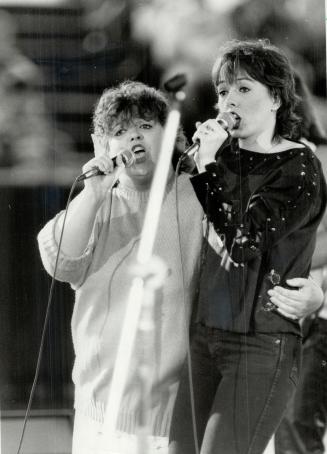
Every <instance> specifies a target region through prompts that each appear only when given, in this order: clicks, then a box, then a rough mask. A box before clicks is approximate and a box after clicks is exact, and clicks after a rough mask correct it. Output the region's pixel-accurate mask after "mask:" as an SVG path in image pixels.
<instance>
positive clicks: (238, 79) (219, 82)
mask: <svg viewBox="0 0 327 454" xmlns="http://www.w3.org/2000/svg"><path fill="white" fill-rule="evenodd" d="M241 80H248V81H250V82H252V81H253V79H251V78H250V77H239V78H237V79H236V81H237V82H240V81H241ZM225 83H226V81H225V80H220V81H218V83H217V87H218V85H220V84H225Z"/></svg>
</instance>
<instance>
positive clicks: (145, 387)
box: [103, 75, 186, 454]
mask: <svg viewBox="0 0 327 454" xmlns="http://www.w3.org/2000/svg"><path fill="white" fill-rule="evenodd" d="M185 83H186V80H185V76H182V75H180V76H175V77H174V78H172V79H171V80H170V81H168V82H166V84H165V88H166V90H167V91H170V92H171V94H172V96H173V103H172V108H171V110H170V112H169V114H168V117H167V121H166V125H165V129H164V133H163V139H162V143H161V149H160V153H159V157H158V162H157V165H156V168H155V172H154V176H153V180H152V184H151V188H150V194H149V201H148V205H147V209H146V213H145V218H144V224H143V228H142V233H141V239H140V244H139V249H138V253H137V259H136V267H135V268H136V270H137V273H136V275H135V277H134V278H133V281H132V285H131V289H130V293H129V297H128V301H127V308H126V314H125V319H124V322H123V327H122V331H121V336H120V341H119V345H118V351H117V356H116V361H115V366H114V370H113V376H112V383H111V387H110V391H109V394H108V399H107V403H106V413H105V417H104V426H103V427H104V436H105V440H108V443H110V437H111V436H112V435H113V434H114V432H115V429H116V424H117V418H118V413H119V407H120V403H121V400H122V397H123V392H124V388H125V384H126V380H127V374H128V368H129V364H130V358H131V354H132V349H133V345H134V340H135V337H136V332H137V328H138V323H139V319H140V314H141V313H142V314H143V315H144V317H143V321H142V323H141V325H140V330H141V335H142V336H143V337H144V338H145V339H144V340H145V345H149V344H150V341H151V340H152V338H153V331H154V320H153V306H154V296H155V291H156V290H157V289H158V288H160V287H162V285H163V282H164V277H165V276H164V274H165V273H162V269H163V267H162V266H161V267H160V266H159V267H157V268H158V269H157V270H156V269H155V268H156V267H153V266H152V264H153V262H155V260H154V259H153V258H152V250H153V245H154V241H155V236H156V231H157V227H158V222H159V216H160V211H161V206H162V202H163V197H164V193H165V188H166V183H167V178H168V172H169V168H170V164H171V157H172V154H173V150H174V146H175V141H176V135H177V131H178V127H179V122H180V116H181V114H180V107H181V106H180V105H181V102H182V101H183V100H184V99H185V94H184V92H182V91H181V88H182V87H183V86H184V85H185ZM157 263H158V262H157ZM161 263H162V262H161ZM141 363H142V364H140V366H139V372H140V373H139V375H140V379H141V391H142V395H141V402H142V403H143V408H142V409H141V434H143V436H141V437H140V443H139V446H138V452H139V454H146V452H147V447H146V423H147V419H148V418H147V416H148V409H147V405H146V400H148V399H147V398H148V397H149V395H150V386H151V384H150V382H149V372H148V370H149V367H148V366H147V365H146V358H145V357H144V355H143V359H142V361H141ZM107 437H108V438H107Z"/></svg>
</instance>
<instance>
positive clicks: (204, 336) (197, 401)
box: [169, 324, 301, 454]
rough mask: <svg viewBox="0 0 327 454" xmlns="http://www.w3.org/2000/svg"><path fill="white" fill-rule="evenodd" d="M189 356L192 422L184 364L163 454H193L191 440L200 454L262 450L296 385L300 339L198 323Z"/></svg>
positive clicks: (256, 452)
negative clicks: (166, 446) (192, 393)
mask: <svg viewBox="0 0 327 454" xmlns="http://www.w3.org/2000/svg"><path fill="white" fill-rule="evenodd" d="M191 358H192V363H191V364H192V366H191V368H192V380H193V390H194V414H195V421H193V422H192V412H191V401H190V386H189V374H188V367H187V365H186V366H185V368H184V371H183V374H182V378H181V384H180V387H179V391H178V395H177V399H176V404H175V409H174V414H173V420H172V426H171V434H170V448H169V453H170V454H194V453H195V452H196V451H195V448H194V445H195V442H196V438H197V441H198V445H200V446H201V454H245V453H247V454H262V452H263V451H264V449H265V447H266V445H267V444H268V442H269V439H270V438H271V436H272V434H273V433H274V431H275V429H276V428H277V427H278V425H279V423H280V421H281V419H282V416H283V413H284V411H285V409H286V406H287V402H288V401H289V400H290V398H291V397H292V395H293V393H294V391H295V389H296V385H297V381H298V375H299V369H300V362H301V339H300V337H298V336H295V335H293V334H287V333H283V334H270V333H265V334H264V333H256V334H240V333H232V332H227V331H222V330H219V329H215V328H208V327H206V326H203V325H201V324H198V325H196V326H195V328H194V333H193V336H192V344H191ZM194 426H196V429H197V430H196V432H197V437H195V436H194V432H195V430H194V429H193V428H194Z"/></svg>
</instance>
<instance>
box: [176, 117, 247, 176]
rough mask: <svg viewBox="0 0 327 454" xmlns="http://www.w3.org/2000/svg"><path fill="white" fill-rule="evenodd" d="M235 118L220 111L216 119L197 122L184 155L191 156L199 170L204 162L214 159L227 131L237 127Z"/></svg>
mask: <svg viewBox="0 0 327 454" xmlns="http://www.w3.org/2000/svg"><path fill="white" fill-rule="evenodd" d="M237 124H238V122H237V120H236V118H235V117H234V116H233V115H232V114H231V113H229V112H222V113H221V114H219V115H218V117H217V118H216V119H210V120H207V121H205V122H204V123H197V127H198V129H197V130H196V132H195V133H194V135H193V137H192V140H193V144H192V145H191V146H190V147H189V148H188V149H187V150H186V151H185V153H184V154H185V155H188V156H193V155H195V154H196V156H195V158H194V160H195V162H196V164H197V166H198V170H199V171H203V170H204V167H205V165H206V164H209V162H212V161H214V160H215V155H216V153H217V150H218V149H219V148H220V147H221V145H222V144H223V143H224V142H225V140H226V139H227V138H228V135H229V131H231V130H232V129H235V128H236V127H237Z"/></svg>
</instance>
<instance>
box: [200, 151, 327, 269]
mask: <svg viewBox="0 0 327 454" xmlns="http://www.w3.org/2000/svg"><path fill="white" fill-rule="evenodd" d="M293 166H294V162H292V161H291V162H289V163H288V164H287V165H285V166H284V167H283V168H275V169H272V170H271V171H270V172H268V174H267V175H266V176H265V178H264V180H263V182H262V184H260V185H258V186H257V187H256V188H254V189H253V188H252V189H251V188H250V189H249V188H248V189H246V191H247V193H248V195H247V198H246V199H245V200H242V201H240V200H237V195H236V192H237V191H235V190H234V191H233V190H231V189H230V187H228V184H227V187H226V185H224V184H222V180H225V182H226V181H228V175H226V169H224V170H225V174H224V175H223V174H222V171H221V168H219V165H217V164H216V163H211V164H209V165H208V166H207V168H206V169H207V170H206V172H203V173H202V174H199V175H198V176H197V177H193V181H192V183H193V187H194V189H195V192H196V194H197V196H198V199H199V201H200V203H201V204H202V206H203V208H204V210H205V212H206V214H207V215H208V217H209V220H211V221H212V222H213V224H214V227H215V229H216V231H217V233H218V234H219V235H224V238H225V245H226V248H227V251H228V253H229V255H230V256H231V258H232V259H233V260H234V261H235V262H238V263H242V262H246V261H249V260H251V259H253V258H255V257H256V256H258V255H261V254H262V253H264V252H265V251H267V250H268V249H269V248H271V247H272V246H273V245H274V244H276V243H277V242H278V241H280V240H281V239H282V238H283V237H285V236H286V235H289V234H291V233H292V232H294V231H296V230H298V229H299V228H301V226H304V225H309V224H310V223H312V224H313V225H314V228H315V229H316V227H317V225H318V223H319V221H320V219H321V218H322V215H323V212H324V209H325V206H326V182H325V180H324V176H323V173H322V171H321V166H320V165H319V162H318V160H317V159H316V158H315V157H311V158H308V159H307V160H306V163H305V171H304V170H303V168H302V170H301V169H300V170H298V171H296V169H295V168H294V167H293ZM299 166H300V164H298V166H296V168H298V167H299ZM234 180H235V176H234ZM242 184H243V181H242V183H241V185H240V186H239V187H238V191H242ZM247 184H248V183H247V182H246V181H245V180H244V189H245V188H246V185H247ZM234 189H235V188H234ZM235 199H236V200H235Z"/></svg>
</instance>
